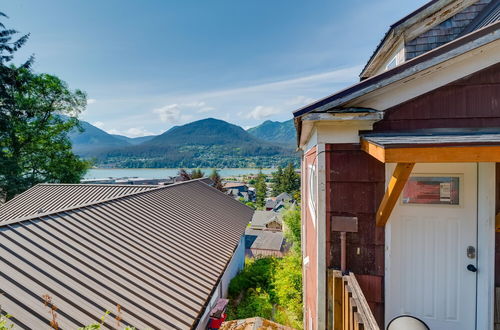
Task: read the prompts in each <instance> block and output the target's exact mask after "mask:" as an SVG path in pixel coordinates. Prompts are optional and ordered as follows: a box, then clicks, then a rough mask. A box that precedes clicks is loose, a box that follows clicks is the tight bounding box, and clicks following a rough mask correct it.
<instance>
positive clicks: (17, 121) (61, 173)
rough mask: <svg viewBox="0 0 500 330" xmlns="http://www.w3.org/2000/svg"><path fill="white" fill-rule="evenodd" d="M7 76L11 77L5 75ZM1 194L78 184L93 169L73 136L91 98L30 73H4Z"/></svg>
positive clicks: (11, 69) (45, 76) (0, 109)
mask: <svg viewBox="0 0 500 330" xmlns="http://www.w3.org/2000/svg"><path fill="white" fill-rule="evenodd" d="M3 73H5V72H3ZM0 80H1V88H2V89H3V91H1V92H0V97H1V100H0V150H1V151H0V190H2V191H3V192H4V193H5V194H6V197H7V199H10V198H12V197H13V196H15V195H16V194H18V193H20V192H22V191H24V190H26V189H28V188H30V187H31V186H33V185H35V184H37V183H40V182H54V183H58V182H64V183H76V182H80V179H81V178H82V177H83V175H84V174H85V172H86V170H87V169H88V168H89V166H90V164H89V163H88V162H85V161H82V160H80V159H79V158H78V157H77V156H76V155H74V154H73V152H72V151H71V142H70V140H69V138H68V136H67V134H68V132H70V131H71V130H72V129H73V128H75V127H76V126H77V124H78V121H77V120H76V118H75V117H71V118H64V117H62V116H61V114H68V115H73V116H76V115H78V114H79V113H80V112H81V111H82V110H83V109H84V108H85V105H86V97H85V93H83V92H81V91H78V90H77V91H74V92H73V91H70V90H69V89H68V86H67V85H66V83H65V82H63V81H62V80H60V79H59V78H57V77H55V76H52V75H48V74H35V73H33V72H31V71H30V70H29V69H26V68H14V67H9V74H7V75H3V74H2V72H0Z"/></svg>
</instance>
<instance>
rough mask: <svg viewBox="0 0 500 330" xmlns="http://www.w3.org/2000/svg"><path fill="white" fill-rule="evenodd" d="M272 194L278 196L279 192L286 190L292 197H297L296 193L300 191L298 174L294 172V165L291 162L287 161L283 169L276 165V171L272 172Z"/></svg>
mask: <svg viewBox="0 0 500 330" xmlns="http://www.w3.org/2000/svg"><path fill="white" fill-rule="evenodd" d="M272 176H273V178H272V181H271V182H272V185H271V187H272V195H273V196H278V195H279V194H281V193H283V192H286V193H288V194H290V195H292V197H294V199H297V195H299V192H300V175H298V174H297V173H296V172H295V167H294V166H293V164H292V163H289V164H288V166H287V167H285V169H283V168H281V166H278V168H277V170H276V172H273V173H272Z"/></svg>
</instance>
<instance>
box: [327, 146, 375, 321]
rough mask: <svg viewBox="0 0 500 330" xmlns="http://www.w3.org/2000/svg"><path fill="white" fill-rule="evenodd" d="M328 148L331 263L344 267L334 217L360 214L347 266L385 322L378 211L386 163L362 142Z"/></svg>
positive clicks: (349, 243) (351, 235) (351, 237)
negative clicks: (331, 225)
mask: <svg viewBox="0 0 500 330" xmlns="http://www.w3.org/2000/svg"><path fill="white" fill-rule="evenodd" d="M326 152H327V155H326V159H327V161H326V165H327V178H326V180H327V183H326V184H327V187H326V188H327V196H328V197H327V203H328V204H327V224H328V225H327V233H328V234H327V249H328V250H327V258H328V260H327V263H328V267H335V268H340V234H339V233H337V232H331V230H330V221H331V217H332V216H336V215H338V216H355V217H357V218H358V232H357V233H348V234H347V268H348V270H350V271H352V272H354V273H355V274H356V276H357V278H358V280H359V282H360V286H361V287H362V289H363V292H364V293H365V296H366V298H367V301H368V302H369V304H370V307H371V309H372V312H373V313H374V315H375V318H376V319H377V322H378V323H379V324H380V325H383V317H384V313H383V285H382V284H383V275H384V229H383V228H378V227H376V226H375V213H376V210H377V207H378V204H379V203H380V200H381V199H382V197H383V195H384V182H385V167H384V164H382V163H380V162H379V161H377V160H376V159H374V158H372V157H371V156H369V155H368V154H366V153H365V152H363V151H361V150H360V146H359V145H358V144H328V145H326ZM358 248H359V254H358V251H357V250H358ZM365 289H366V290H365Z"/></svg>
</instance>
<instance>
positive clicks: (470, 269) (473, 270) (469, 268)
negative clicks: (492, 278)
mask: <svg viewBox="0 0 500 330" xmlns="http://www.w3.org/2000/svg"><path fill="white" fill-rule="evenodd" d="M467 270H469V271H471V272H473V273H475V272H477V268H476V266H474V265H472V264H469V265H467Z"/></svg>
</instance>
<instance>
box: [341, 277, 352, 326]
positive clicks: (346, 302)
mask: <svg viewBox="0 0 500 330" xmlns="http://www.w3.org/2000/svg"><path fill="white" fill-rule="evenodd" d="M342 286H343V287H344V292H343V294H342V296H343V304H342V305H343V308H342V309H343V311H344V313H343V317H342V320H343V322H342V324H343V329H344V330H350V329H349V314H350V312H351V308H350V306H349V301H350V298H351V292H350V291H351V289H350V288H349V284H348V282H347V279H346V278H345V277H343V278H342Z"/></svg>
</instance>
